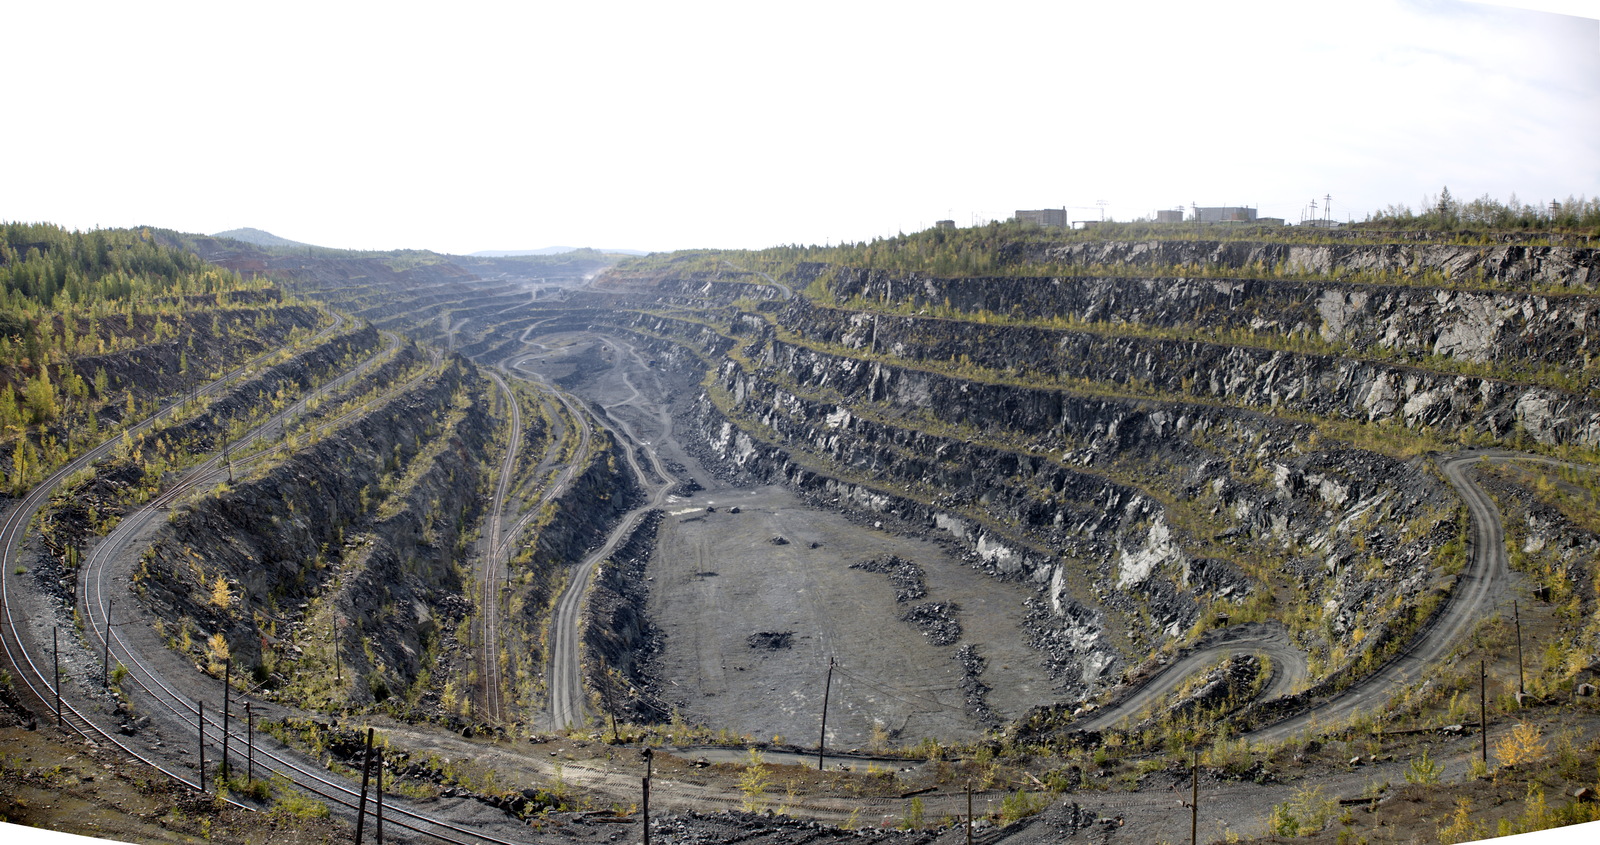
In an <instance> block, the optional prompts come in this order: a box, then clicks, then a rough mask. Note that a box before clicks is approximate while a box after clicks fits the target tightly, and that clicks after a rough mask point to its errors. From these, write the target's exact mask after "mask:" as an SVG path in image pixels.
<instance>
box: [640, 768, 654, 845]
mask: <svg viewBox="0 0 1600 845" xmlns="http://www.w3.org/2000/svg"><path fill="white" fill-rule="evenodd" d="M640 754H641V755H642V756H643V757H644V792H643V794H642V795H641V796H640V805H639V806H640V807H641V808H643V811H644V845H650V761H651V760H653V759H655V756H656V755H655V752H654V751H652V750H650V749H649V748H646V749H645V750H644V751H642V752H640Z"/></svg>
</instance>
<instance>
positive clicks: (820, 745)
mask: <svg viewBox="0 0 1600 845" xmlns="http://www.w3.org/2000/svg"><path fill="white" fill-rule="evenodd" d="M832 691H833V658H831V657H830V658H828V677H827V680H824V681H823V682H822V734H821V736H819V737H818V738H817V771H819V772H820V771H822V751H823V749H824V748H826V747H827V745H828V694H829V693H831V692H832Z"/></svg>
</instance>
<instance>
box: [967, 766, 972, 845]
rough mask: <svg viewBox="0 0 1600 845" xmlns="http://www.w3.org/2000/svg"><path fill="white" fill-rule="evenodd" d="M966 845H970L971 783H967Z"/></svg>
mask: <svg viewBox="0 0 1600 845" xmlns="http://www.w3.org/2000/svg"><path fill="white" fill-rule="evenodd" d="M967 845H972V781H970V780H969V781H967Z"/></svg>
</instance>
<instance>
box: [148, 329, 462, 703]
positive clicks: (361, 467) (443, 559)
mask: <svg viewBox="0 0 1600 845" xmlns="http://www.w3.org/2000/svg"><path fill="white" fill-rule="evenodd" d="M474 380H475V373H474V372H473V369H472V367H471V365H470V364H466V363H464V362H461V361H459V360H457V361H455V362H454V363H452V364H449V365H447V366H445V367H443V368H441V369H440V370H439V371H438V373H437V374H436V375H435V376H433V377H430V378H427V379H425V380H423V381H422V382H420V383H418V384H417V385H416V386H414V387H411V388H408V389H405V390H403V391H402V392H401V393H399V394H397V395H395V396H393V397H392V398H391V399H389V400H387V401H385V402H383V403H381V404H380V405H379V406H378V407H375V408H373V409H371V410H369V411H367V412H366V413H365V414H364V415H363V416H362V417H361V418H360V419H359V420H357V421H356V422H354V423H352V424H351V425H349V426H347V427H345V428H342V429H340V430H338V431H336V432H334V433H333V434H332V435H331V436H329V437H327V438H326V439H323V440H320V441H318V442H316V443H313V444H310V445H308V446H306V447H304V448H301V449H299V450H297V451H296V452H295V453H294V454H293V456H292V457H291V458H289V459H288V460H286V461H284V462H283V463H281V464H279V465H277V466H275V467H273V468H272V469H271V470H270V471H268V472H267V474H266V475H264V476H262V477H260V478H255V479H249V480H241V481H240V482H239V483H237V484H235V485H234V486H233V487H232V488H230V489H228V490H226V491H225V492H223V493H221V494H219V495H216V496H214V497H210V498H206V499H202V500H200V501H199V502H198V503H196V504H195V505H194V506H193V507H192V508H189V509H187V510H184V511H181V512H178V513H175V514H174V515H173V517H172V519H171V520H170V521H169V522H168V523H167V524H166V525H164V526H163V527H162V528H161V529H160V530H159V532H158V534H157V536H156V538H155V541H154V544H153V548H152V551H151V553H150V554H149V555H147V557H146V559H145V560H144V561H143V563H142V564H141V567H140V571H139V573H138V575H137V576H136V582H137V584H138V586H139V588H140V589H141V591H142V593H143V596H144V599H145V601H146V602H148V603H149V604H150V605H151V607H152V608H153V609H155V610H156V611H157V613H158V615H160V616H162V617H165V618H167V619H171V620H177V622H175V623H174V627H176V628H178V629H189V630H191V631H192V633H191V634H190V635H189V637H188V639H189V640H190V641H193V642H195V643H197V644H202V645H203V643H204V642H205V640H206V639H207V638H208V637H209V636H210V635H211V634H217V633H220V634H222V635H223V637H224V638H225V639H226V641H227V644H228V647H229V649H230V650H231V651H232V654H233V658H234V660H235V662H236V664H238V665H242V666H255V667H260V668H259V669H258V671H259V672H260V674H262V675H263V676H266V677H265V678H264V679H265V680H269V682H270V681H271V678H272V677H273V676H277V681H276V682H277V683H283V682H284V678H285V676H287V675H289V674H292V672H291V669H290V667H291V666H293V665H294V664H295V663H296V662H297V661H299V660H300V659H301V657H302V655H301V654H300V653H299V652H302V651H303V650H304V647H305V645H306V644H308V639H307V638H309V637H316V638H318V639H319V640H321V641H324V642H325V641H326V639H327V638H328V637H329V636H330V635H335V627H334V625H333V620H334V618H338V619H339V620H340V622H339V625H338V627H337V633H336V636H337V637H338V641H339V647H340V652H341V656H342V659H343V661H344V665H343V668H342V672H343V673H344V674H345V675H346V677H349V678H352V679H360V680H359V682H356V683H355V684H354V685H353V688H352V690H353V691H352V693H351V695H350V698H351V700H352V701H353V702H354V703H357V704H360V703H368V702H371V701H373V700H374V699H379V700H381V699H383V698H386V697H387V696H388V695H390V694H393V693H398V692H400V691H402V690H404V689H406V688H407V687H408V686H410V685H411V684H412V683H413V682H414V681H415V679H416V677H417V675H418V674H419V672H420V671H421V670H422V669H423V668H424V667H425V664H426V662H427V659H428V655H429V653H430V651H431V650H432V649H433V648H434V647H435V646H436V645H437V642H438V640H439V638H440V637H441V636H443V635H445V634H447V633H449V632H450V630H451V629H452V628H453V625H454V623H455V622H456V621H458V620H459V619H460V618H461V616H462V615H463V614H464V613H465V611H466V609H467V604H466V602H465V601H464V600H463V599H462V598H461V593H462V592H463V582H462V576H461V572H460V570H459V569H458V566H459V559H460V558H461V557H462V556H463V554H464V546H465V542H466V534H465V531H466V529H467V528H468V527H469V526H470V525H471V524H472V522H473V520H474V519H475V517H476V516H477V510H478V508H479V507H480V505H481V499H480V498H479V497H478V496H463V495H460V494H461V491H463V490H477V489H479V488H480V487H481V486H482V485H483V484H484V483H485V481H484V470H483V467H482V462H481V460H480V456H481V455H482V454H484V451H485V449H486V447H487V442H488V438H489V436H490V433H491V431H492V428H493V426H492V423H491V420H490V418H489V415H488V413H487V408H486V406H485V405H484V404H483V403H482V402H481V400H478V399H476V398H472V397H473V394H472V393H471V392H470V387H469V386H470V385H471V384H472V383H473V381H474ZM458 399H460V400H461V402H462V403H464V404H459V403H458V401H457V400H458ZM458 404H459V407H458ZM453 408H454V409H455V410H454V412H452V409H453ZM440 446H442V447H443V448H440ZM401 468H405V469H404V472H405V476H406V479H405V483H403V484H402V483H400V482H399V479H397V477H396V476H397V471H399V470H401ZM219 581H220V583H221V585H222V587H224V588H225V589H218V587H217V585H218V584H219ZM308 610H309V612H308ZM313 615H314V616H315V620H316V624H317V625H322V624H326V627H325V628H324V629H323V630H321V631H313V630H306V628H307V626H308V625H313ZM314 627H315V626H314ZM174 636H175V637H178V636H180V635H179V634H178V633H177V632H176V631H174ZM328 662H330V663H331V662H332V661H331V659H329V660H328ZM323 668H326V667H313V666H301V667H299V669H300V671H302V672H313V671H316V672H320V671H322V669H323Z"/></svg>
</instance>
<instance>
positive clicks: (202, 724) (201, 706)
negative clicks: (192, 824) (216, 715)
mask: <svg viewBox="0 0 1600 845" xmlns="http://www.w3.org/2000/svg"><path fill="white" fill-rule="evenodd" d="M195 703H196V704H197V705H198V708H197V713H198V718H196V719H195V720H194V721H195V725H196V726H197V727H199V728H200V791H201V792H205V791H206V703H205V702H204V701H198V702H195Z"/></svg>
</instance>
